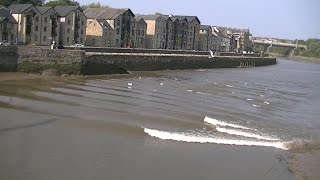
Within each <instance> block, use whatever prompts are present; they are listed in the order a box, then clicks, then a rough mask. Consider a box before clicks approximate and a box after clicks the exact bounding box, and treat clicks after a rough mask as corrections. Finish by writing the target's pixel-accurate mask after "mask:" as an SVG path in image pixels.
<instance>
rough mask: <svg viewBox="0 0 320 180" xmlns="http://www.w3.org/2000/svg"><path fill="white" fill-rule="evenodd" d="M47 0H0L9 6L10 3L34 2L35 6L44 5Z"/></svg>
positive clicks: (2, 3)
mask: <svg viewBox="0 0 320 180" xmlns="http://www.w3.org/2000/svg"><path fill="white" fill-rule="evenodd" d="M44 1H45V0H0V4H1V5H4V6H6V7H7V6H9V5H10V4H13V3H17V4H33V5H35V6H41V5H43V3H44Z"/></svg>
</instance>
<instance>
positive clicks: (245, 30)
mask: <svg viewBox="0 0 320 180" xmlns="http://www.w3.org/2000/svg"><path fill="white" fill-rule="evenodd" d="M217 28H218V29H220V30H224V31H231V32H232V33H239V34H241V33H243V32H245V33H248V32H249V29H240V28H229V27H219V26H217Z"/></svg>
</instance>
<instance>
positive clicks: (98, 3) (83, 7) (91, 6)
mask: <svg viewBox="0 0 320 180" xmlns="http://www.w3.org/2000/svg"><path fill="white" fill-rule="evenodd" d="M100 7H106V8H108V7H109V6H107V5H102V4H100V2H96V3H95V2H94V3H90V4H86V5H83V6H82V9H87V8H100Z"/></svg>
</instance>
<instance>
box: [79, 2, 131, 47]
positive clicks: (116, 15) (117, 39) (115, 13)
mask: <svg viewBox="0 0 320 180" xmlns="http://www.w3.org/2000/svg"><path fill="white" fill-rule="evenodd" d="M84 14H85V15H86V17H87V18H88V20H89V21H90V20H94V19H96V20H99V21H100V20H101V21H106V22H107V23H109V25H110V27H111V28H112V29H113V32H114V33H113V35H112V41H111V43H110V45H111V46H113V47H134V45H135V40H136V36H135V35H136V27H135V25H136V20H135V18H134V17H135V15H134V14H133V13H132V11H131V10H130V9H114V8H108V7H102V8H87V9H86V10H85V11H84Z"/></svg>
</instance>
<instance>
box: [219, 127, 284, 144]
mask: <svg viewBox="0 0 320 180" xmlns="http://www.w3.org/2000/svg"><path fill="white" fill-rule="evenodd" d="M216 130H217V131H219V132H222V133H227V134H231V135H237V136H244V137H250V138H256V139H261V140H268V141H279V140H280V139H277V138H270V137H267V136H265V135H264V136H261V135H258V134H253V133H247V132H243V131H237V130H232V129H226V128H220V127H216Z"/></svg>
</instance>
